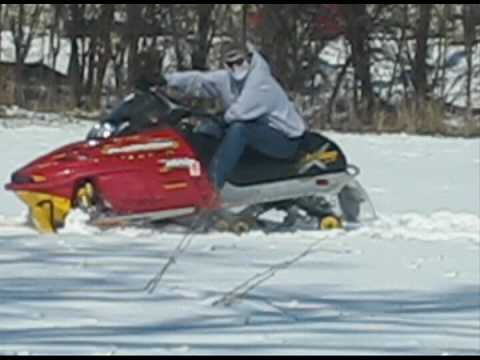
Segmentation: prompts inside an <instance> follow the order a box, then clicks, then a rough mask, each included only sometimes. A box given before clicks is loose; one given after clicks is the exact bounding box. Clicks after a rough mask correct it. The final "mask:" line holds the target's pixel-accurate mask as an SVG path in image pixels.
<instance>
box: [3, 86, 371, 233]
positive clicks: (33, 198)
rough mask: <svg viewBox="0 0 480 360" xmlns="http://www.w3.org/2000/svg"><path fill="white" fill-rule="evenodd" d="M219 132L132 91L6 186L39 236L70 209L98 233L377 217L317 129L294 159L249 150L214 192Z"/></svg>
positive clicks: (240, 229) (185, 110)
mask: <svg viewBox="0 0 480 360" xmlns="http://www.w3.org/2000/svg"><path fill="white" fill-rule="evenodd" d="M222 129H224V125H223V124H222V120H221V119H220V118H219V117H218V116H216V115H212V114H208V113H203V112H199V111H195V110H193V109H192V108H191V107H189V106H186V105H183V104H181V101H179V100H177V99H174V98H172V97H171V96H169V95H168V94H167V93H166V92H163V91H160V90H158V89H157V90H156V91H153V90H152V91H140V90H137V91H136V92H135V93H134V94H132V95H130V96H129V97H127V98H126V99H125V100H124V101H123V102H122V103H121V104H120V105H119V106H118V107H117V108H116V109H115V110H114V111H113V112H112V113H111V114H110V115H109V116H107V117H106V118H104V119H103V120H101V121H100V122H98V123H97V124H95V126H94V127H93V128H92V129H91V130H90V131H89V133H88V135H87V137H86V139H85V140H83V141H80V142H78V143H74V144H70V145H67V146H64V147H62V148H60V149H58V150H56V151H53V152H52V153H50V154H48V155H46V156H42V157H40V158H39V159H37V160H35V161H33V162H32V163H30V164H29V165H27V166H25V167H24V168H22V169H20V170H19V171H17V172H15V173H14V174H13V175H12V177H11V182H10V184H8V185H6V189H7V190H9V191H13V192H15V193H16V195H17V196H18V197H19V198H20V199H21V200H22V201H23V202H24V203H25V204H26V205H27V206H28V208H29V221H30V223H31V224H32V225H33V226H34V227H35V228H36V229H37V230H38V231H39V232H40V233H54V232H56V231H57V230H59V229H60V228H62V227H63V226H64V225H65V221H66V218H67V216H68V215H69V213H71V212H72V210H74V209H81V210H82V211H84V212H86V213H87V214H88V215H89V218H90V223H91V224H92V225H95V226H98V227H100V228H111V227H117V226H162V225H167V224H175V225H181V226H187V227H189V228H190V229H192V230H200V229H203V230H205V229H207V230H210V229H215V230H217V231H229V232H234V233H239V234H241V233H245V232H249V231H252V230H257V229H259V230H264V231H266V232H268V231H279V230H295V229H299V228H302V226H304V227H308V228H309V229H310V228H312V229H319V230H328V229H339V228H342V227H345V226H346V224H358V223H362V221H366V220H369V219H373V218H375V210H374V209H373V206H372V205H371V202H370V200H369V197H368V195H367V193H366V192H365V190H364V189H363V188H362V186H361V185H360V183H359V182H358V181H357V180H356V178H357V177H358V175H359V173H360V171H359V169H358V168H357V167H355V166H352V165H349V164H348V162H347V159H346V157H345V154H344V153H343V152H342V150H341V149H340V148H339V147H338V145H336V144H335V143H334V142H333V141H331V140H330V139H328V138H326V137H324V136H322V135H320V134H317V133H313V132H309V133H307V134H306V135H305V136H304V139H303V140H302V144H301V147H300V149H299V151H298V154H297V155H296V157H295V158H294V159H292V160H291V161H284V160H282V161H279V160H275V159H272V158H268V157H265V156H263V155H261V154H259V153H256V152H255V151H253V150H251V151H247V153H246V154H245V155H244V156H243V158H242V160H241V163H240V164H239V166H237V169H236V171H235V173H234V174H233V175H232V176H231V177H230V178H229V179H228V184H227V186H226V187H225V189H224V190H223V191H222V193H221V194H217V193H216V191H215V190H214V188H213V187H212V185H211V183H210V181H209V177H208V174H207V171H206V169H207V168H208V164H209V162H210V160H211V159H212V157H213V155H214V153H215V151H216V149H217V148H218V146H219V144H220V142H221V139H222ZM271 214H273V217H274V218H273V219H272V215H271ZM199 219H200V220H199ZM206 219H207V220H206ZM206 224H207V225H206Z"/></svg>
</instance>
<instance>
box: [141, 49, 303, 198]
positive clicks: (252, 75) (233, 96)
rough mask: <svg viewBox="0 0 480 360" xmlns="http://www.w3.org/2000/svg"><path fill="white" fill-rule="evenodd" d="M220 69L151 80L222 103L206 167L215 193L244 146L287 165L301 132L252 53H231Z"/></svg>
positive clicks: (289, 105)
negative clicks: (220, 127)
mask: <svg viewBox="0 0 480 360" xmlns="http://www.w3.org/2000/svg"><path fill="white" fill-rule="evenodd" d="M225 65H226V69H225V70H218V71H210V72H198V71H186V72H179V73H173V74H169V75H167V76H165V77H163V76H160V78H159V79H156V80H155V81H154V83H155V84H159V85H168V86H169V87H171V88H174V89H176V90H178V91H180V92H182V93H185V94H188V95H193V96H196V97H202V98H219V99H221V100H222V102H223V105H224V108H225V109H226V112H225V115H224V122H225V124H226V125H227V126H226V129H225V133H224V135H223V140H222V143H221V145H220V147H219V148H218V149H217V151H216V153H215V156H214V157H213V159H212V161H211V163H210V167H209V176H210V180H211V182H212V184H213V185H214V186H215V188H216V189H217V191H219V192H220V191H221V190H222V189H223V188H224V186H225V182H226V180H227V179H228V177H229V176H230V175H231V174H232V172H233V171H234V169H235V167H236V166H237V164H238V162H239V161H240V159H241V157H242V155H243V154H244V152H245V149H246V148H247V147H249V148H251V149H253V150H255V151H257V152H259V153H261V154H263V155H265V156H267V157H270V158H273V159H278V160H290V159H292V158H293V157H294V156H295V154H296V153H297V151H298V149H299V146H300V143H301V140H302V138H303V135H304V134H305V131H306V126H305V122H304V120H303V119H302V117H301V116H300V115H299V114H298V112H297V111H296V109H295V107H294V105H293V104H292V103H291V102H290V101H289V99H288V96H287V94H286V93H285V91H284V90H283V89H282V87H281V86H280V84H279V83H278V82H277V81H276V80H275V78H274V77H273V75H272V73H271V69H270V66H269V65H268V63H267V62H266V60H265V59H264V58H263V57H262V56H261V55H260V54H259V53H258V52H257V51H255V50H254V49H253V48H251V49H250V50H249V51H247V50H244V49H242V48H232V49H231V50H230V51H228V52H227V54H226V57H225ZM141 86H145V84H144V83H143V84H141Z"/></svg>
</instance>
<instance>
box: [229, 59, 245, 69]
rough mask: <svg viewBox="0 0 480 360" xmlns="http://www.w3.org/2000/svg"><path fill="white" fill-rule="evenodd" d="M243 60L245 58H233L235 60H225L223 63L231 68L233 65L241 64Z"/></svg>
mask: <svg viewBox="0 0 480 360" xmlns="http://www.w3.org/2000/svg"><path fill="white" fill-rule="evenodd" d="M244 62H245V59H238V60H235V61H227V62H226V63H225V64H226V65H227V66H228V67H229V68H230V69H232V68H233V67H235V66H241V65H243V63H244Z"/></svg>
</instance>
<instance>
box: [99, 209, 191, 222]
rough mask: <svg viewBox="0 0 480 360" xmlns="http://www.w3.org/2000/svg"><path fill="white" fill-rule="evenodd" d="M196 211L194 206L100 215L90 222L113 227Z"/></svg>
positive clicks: (180, 215)
mask: <svg viewBox="0 0 480 360" xmlns="http://www.w3.org/2000/svg"><path fill="white" fill-rule="evenodd" d="M195 212H196V209H195V208H185V209H177V210H167V211H158V212H151V213H143V214H136V215H124V216H101V217H98V218H96V219H93V220H92V221H91V224H92V225H94V226H98V227H113V226H122V225H129V224H131V223H135V222H141V221H147V222H156V221H162V220H168V219H172V218H177V217H182V216H188V215H193V214H194V213H195Z"/></svg>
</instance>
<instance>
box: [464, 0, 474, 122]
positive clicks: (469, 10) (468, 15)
mask: <svg viewBox="0 0 480 360" xmlns="http://www.w3.org/2000/svg"><path fill="white" fill-rule="evenodd" d="M463 27H464V38H465V50H466V53H467V81H466V84H467V85H466V86H467V112H466V121H467V123H468V124H470V123H471V122H472V121H473V109H472V105H473V104H472V84H473V46H474V44H475V38H476V29H475V19H474V6H473V5H472V4H465V5H464V7H463Z"/></svg>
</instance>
